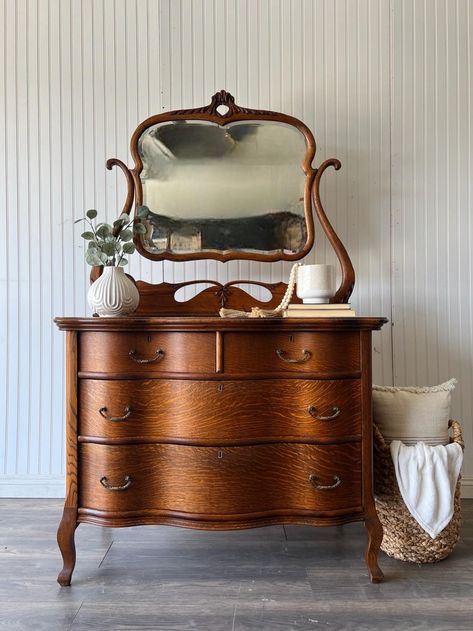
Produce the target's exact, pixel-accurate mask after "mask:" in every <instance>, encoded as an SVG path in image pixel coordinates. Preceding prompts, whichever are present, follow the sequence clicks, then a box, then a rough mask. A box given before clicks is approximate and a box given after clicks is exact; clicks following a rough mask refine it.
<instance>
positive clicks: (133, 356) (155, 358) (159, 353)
mask: <svg viewBox="0 0 473 631" xmlns="http://www.w3.org/2000/svg"><path fill="white" fill-rule="evenodd" d="M128 357H129V358H130V359H132V360H133V361H134V362H136V363H137V364H152V363H153V362H157V361H158V360H159V359H162V358H163V357H164V351H163V350H161V349H160V348H158V349H157V350H156V352H155V354H154V356H153V357H137V356H136V350H135V349H134V348H133V349H132V350H131V351H130V352H129V353H128Z"/></svg>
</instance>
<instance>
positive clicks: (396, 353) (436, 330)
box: [391, 0, 473, 496]
mask: <svg viewBox="0 0 473 631" xmlns="http://www.w3.org/2000/svg"><path fill="white" fill-rule="evenodd" d="M392 4H393V11H392V70H391V71H392V159H391V168H392V171H391V174H392V176H391V199H392V209H391V212H392V226H393V231H392V251H393V269H392V300H393V323H394V326H393V367H394V368H393V373H394V374H393V376H394V383H396V384H436V383H441V382H442V381H446V380H447V379H449V378H450V377H456V378H457V379H458V381H459V384H458V386H457V389H456V391H455V394H454V395H453V413H452V416H453V417H454V418H456V419H458V420H460V421H461V422H462V425H463V431H464V435H465V441H466V444H467V449H466V464H465V483H466V484H465V486H468V488H469V492H470V493H471V492H472V491H473V453H472V444H473V432H472V429H473V421H472V419H473V412H472V410H473V310H472V307H473V298H472V295H473V282H472V278H473V277H472V274H473V259H472V251H471V249H472V244H473V223H472V210H473V209H472V202H473V197H472V186H473V184H472V182H473V165H472V158H473V153H472V149H473V120H472V114H473V66H472V64H473V54H472V53H473V51H472V44H473V3H471V2H470V1H469V0H456V1H455V0H450V1H443V0H441V1H440V0H438V1H437V2H422V1H421V0H416V1H415V2H412V0H402V1H396V2H393V3H392ZM472 496H473V495H472Z"/></svg>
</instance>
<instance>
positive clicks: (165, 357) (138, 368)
mask: <svg viewBox="0 0 473 631" xmlns="http://www.w3.org/2000/svg"><path fill="white" fill-rule="evenodd" d="M79 370H80V371H81V372H95V373H112V374H113V373H118V374H126V373H147V374H149V373H153V372H163V373H166V372H175V373H212V372H215V334H213V333H180V332H179V333H126V332H125V333H121V332H111V333H105V332H95V331H90V332H89V331H88V332H85V333H82V334H81V336H80V346H79Z"/></svg>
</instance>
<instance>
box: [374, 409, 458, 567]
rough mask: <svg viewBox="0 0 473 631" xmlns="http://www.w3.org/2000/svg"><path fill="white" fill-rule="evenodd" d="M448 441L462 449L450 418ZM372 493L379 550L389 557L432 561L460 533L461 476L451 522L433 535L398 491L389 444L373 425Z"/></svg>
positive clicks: (440, 556)
mask: <svg viewBox="0 0 473 631" xmlns="http://www.w3.org/2000/svg"><path fill="white" fill-rule="evenodd" d="M449 427H450V428H451V438H450V442H455V443H458V444H459V445H460V446H461V448H462V449H464V443H463V436H462V432H461V427H460V424H459V423H457V422H456V421H450V422H449ZM374 493H375V501H376V510H377V512H378V516H379V519H380V521H381V524H382V525H383V531H384V536H383V542H382V544H381V550H383V551H384V552H385V553H386V554H387V555H389V556H390V557H394V558H395V559H399V560H401V561H412V562H413V563H435V562H436V561H441V560H442V559H445V558H446V557H447V556H448V555H449V554H450V553H451V551H452V550H453V548H454V547H455V544H456V543H457V541H458V539H459V536H460V478H459V479H458V482H457V486H456V489H455V500H454V512H453V517H452V520H451V522H450V523H449V524H448V526H447V527H446V528H444V529H443V530H442V532H440V533H439V534H438V535H437V537H436V538H435V539H432V538H431V537H430V535H428V534H427V533H426V532H425V530H423V529H422V528H421V527H420V526H419V524H418V523H417V521H416V520H415V519H414V517H412V515H411V514H410V512H409V511H408V509H407V507H406V505H405V503H404V500H403V499H402V496H401V494H400V492H399V487H398V484H397V480H396V473H395V471H394V465H393V461H392V458H391V451H390V448H389V445H387V444H386V442H385V440H384V438H383V436H382V434H381V432H380V431H379V429H378V428H377V427H376V425H375V426H374Z"/></svg>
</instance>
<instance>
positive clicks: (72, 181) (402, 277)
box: [0, 0, 473, 495]
mask: <svg viewBox="0 0 473 631" xmlns="http://www.w3.org/2000/svg"><path fill="white" fill-rule="evenodd" d="M470 12H471V7H470V6H469V3H468V1H467V0H463V1H459V2H458V3H455V2H448V1H447V0H438V2H436V3H434V2H427V3H424V2H419V1H417V2H411V1H409V2H407V1H406V2H405V3H403V2H402V1H401V0H391V2H390V1H389V0H337V1H334V0H218V1H216V0H0V24H1V25H2V28H3V31H2V35H3V37H4V45H3V46H1V47H0V56H1V57H2V59H1V61H0V72H1V73H2V76H1V77H0V90H1V95H0V103H1V104H2V105H1V107H2V110H3V111H2V116H1V117H0V134H1V136H0V146H1V147H2V151H1V152H0V177H1V180H2V182H4V183H5V184H4V185H2V186H0V208H1V212H2V219H3V218H4V217H5V222H4V223H5V227H4V235H5V239H4V243H5V245H4V257H3V265H2V266H1V271H0V280H1V292H2V293H1V295H0V318H1V320H0V322H1V326H0V346H1V350H0V353H1V354H2V364H1V370H2V371H4V372H3V373H2V374H1V375H0V404H1V406H2V407H1V408H0V494H3V495H61V493H62V489H63V486H62V479H63V461H64V452H63V446H62V445H63V425H64V423H63V385H64V384H63V339H62V336H61V334H59V333H58V332H57V331H56V330H55V328H54V326H53V323H52V318H53V317H54V316H55V315H83V314H86V313H89V309H88V306H87V303H86V291H87V276H88V269H86V265H85V263H84V261H83V245H82V243H81V239H80V238H79V234H80V232H81V229H80V226H77V225H74V223H73V222H74V220H75V219H76V218H78V217H80V216H82V214H83V212H84V211H85V210H86V209H87V208H91V207H95V208H97V209H98V210H99V212H100V214H101V216H102V217H107V218H108V219H109V220H112V219H113V218H114V217H115V216H116V215H117V213H118V212H119V209H120V207H121V205H122V203H123V201H124V193H125V187H124V182H123V180H122V178H121V177H120V174H119V173H115V172H113V173H109V172H107V171H106V170H105V167H104V165H105V161H106V159H107V158H109V157H115V156H116V157H119V158H121V159H124V160H125V161H126V160H128V161H129V152H128V142H129V138H130V136H131V133H132V132H133V130H134V128H135V127H136V125H137V124H138V122H140V121H141V120H143V119H144V118H146V117H147V116H149V115H151V114H154V113H157V112H160V111H165V110H168V109H176V108H180V107H193V106H201V105H203V104H205V103H207V102H208V101H209V99H210V96H211V95H212V94H213V93H214V92H215V91H217V90H219V89H221V88H226V89H227V90H228V91H230V92H232V93H233V94H234V95H235V96H236V99H237V102H238V103H241V104H242V105H247V106H250V107H257V108H258V107H259V108H264V109H273V110H280V111H284V112H287V113H289V114H292V115H294V116H296V117H299V118H301V119H303V120H304V121H305V122H306V123H307V124H308V126H309V127H310V128H311V129H312V130H313V132H314V134H315V137H316V140H317V145H318V151H317V154H316V159H315V164H319V163H320V162H321V161H322V160H324V159H325V158H327V157H337V158H339V159H340V160H341V162H342V170H341V171H339V172H337V173H335V172H329V173H327V175H326V181H325V184H324V186H323V198H324V200H325V206H326V209H327V212H328V214H329V217H330V218H331V219H332V221H333V224H334V226H335V228H336V230H337V231H338V233H339V234H340V236H341V238H342V239H343V241H344V242H345V244H346V246H347V248H348V250H349V252H350V254H351V256H352V259H353V263H354V265H355V269H356V271H357V286H356V290H355V294H354V296H353V302H354V305H355V308H356V309H357V310H358V312H360V313H361V314H364V315H369V314H372V315H387V316H388V317H390V318H391V315H392V312H394V322H395V326H394V333H393V330H392V327H391V326H389V325H388V326H386V327H385V328H384V330H383V332H382V333H379V334H376V335H375V343H374V353H373V359H374V376H375V379H376V381H378V382H381V383H387V384H389V383H393V380H394V381H395V382H396V383H414V382H416V383H421V384H425V383H429V382H435V381H438V380H439V379H443V378H444V377H445V378H446V377H447V376H449V375H450V374H455V375H457V376H458V377H459V378H460V379H461V380H462V387H461V389H460V393H459V395H457V409H456V412H457V414H458V415H459V416H461V417H462V418H464V419H465V421H466V424H467V425H468V429H467V431H468V432H469V436H470V437H471V413H470V409H471V401H469V399H468V397H470V396H471V394H469V384H470V383H471V378H472V375H473V370H472V366H471V359H469V355H468V353H470V355H471V341H472V335H471V315H472V314H471V311H472V310H471V306H472V305H471V301H470V298H469V293H468V289H470V290H471V276H469V274H470V270H471V261H469V260H468V256H469V252H468V243H469V242H470V240H469V237H470V233H469V231H470V232H471V222H470V223H469V222H468V219H469V214H468V213H469V203H470V200H471V196H469V192H470V190H471V184H470V185H468V183H467V180H468V177H467V174H468V172H469V173H470V174H471V163H469V162H468V159H469V156H470V155H471V108H470V103H471V79H470V78H469V77H470V75H471V65H469V64H470V61H471V38H470V39H469V38H468V34H469V33H470V32H471V16H470V15H469V13H470ZM447 92H448V95H447ZM460 101H461V102H460ZM424 110H425V111H426V113H427V115H426V116H424ZM468 134H470V135H468ZM468 186H470V188H468ZM7 213H8V221H6V217H7ZM2 223H3V221H2ZM307 261H308V262H323V261H327V262H335V260H334V257H333V254H332V252H331V251H330V248H329V247H328V246H327V243H326V242H325V239H324V238H322V237H321V236H320V234H319V235H318V238H317V245H316V248H315V249H314V251H313V253H312V254H311V255H310V256H309V257H307ZM289 269H290V264H285V263H275V264H261V263H250V262H240V263H238V262H230V263H227V264H223V263H218V262H215V261H208V262H197V263H186V264H172V263H167V262H164V263H151V262H150V261H146V260H144V259H140V258H138V256H136V257H134V258H133V260H132V263H131V265H130V272H131V273H132V274H133V275H134V276H136V277H140V278H143V279H144V280H148V281H151V282H161V281H162V280H166V281H169V282H172V281H179V280H184V279H192V278H195V277H200V278H202V277H208V278H213V279H217V280H221V281H222V280H227V279H234V278H237V277H240V278H248V277H252V278H255V279H263V280H273V281H279V280H283V279H286V278H287V275H288V273H289ZM465 285H466V286H465ZM470 293H471V291H470ZM393 347H394V354H393V352H392V349H393ZM469 362H470V363H469ZM393 368H394V372H393ZM469 404H470V405H469ZM458 406H460V407H458ZM468 466H469V467H470V468H469V469H468V470H467V472H469V473H470V475H471V474H472V473H473V463H471V464H469V465H468Z"/></svg>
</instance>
